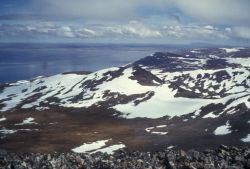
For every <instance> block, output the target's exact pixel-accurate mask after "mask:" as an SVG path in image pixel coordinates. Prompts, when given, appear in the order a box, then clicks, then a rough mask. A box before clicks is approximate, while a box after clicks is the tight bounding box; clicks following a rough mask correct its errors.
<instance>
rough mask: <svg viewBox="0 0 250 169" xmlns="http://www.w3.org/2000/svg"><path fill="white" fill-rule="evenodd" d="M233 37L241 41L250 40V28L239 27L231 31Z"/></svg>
mask: <svg viewBox="0 0 250 169" xmlns="http://www.w3.org/2000/svg"><path fill="white" fill-rule="evenodd" d="M231 33H232V34H233V36H235V37H237V38H241V39H246V40H250V27H244V26H237V27H233V28H232V30H231Z"/></svg>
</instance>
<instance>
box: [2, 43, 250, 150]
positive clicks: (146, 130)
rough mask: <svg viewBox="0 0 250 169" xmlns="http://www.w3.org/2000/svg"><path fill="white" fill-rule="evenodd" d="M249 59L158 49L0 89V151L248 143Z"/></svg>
mask: <svg viewBox="0 0 250 169" xmlns="http://www.w3.org/2000/svg"><path fill="white" fill-rule="evenodd" d="M249 56H250V49H248V48H209V49H206V48H204V49H183V50H178V51H176V52H175V53H162V52H156V53H155V54H153V55H151V56H147V57H145V58H143V59H140V60H138V61H136V62H134V63H130V64H128V65H125V66H122V67H113V68H108V69H104V70H100V71H97V72H93V73H90V72H69V73H64V74H58V75H55V76H50V77H37V78H35V79H32V80H31V81H17V82H16V83H10V84H4V85H2V86H0V111H1V112H2V113H1V114H2V118H0V125H1V126H0V127H1V128H0V135H1V139H0V148H6V149H9V150H12V151H38V152H47V151H48V152H50V151H69V150H71V149H72V150H73V151H74V150H75V151H78V152H79V149H77V147H78V146H80V145H81V144H83V143H84V145H85V146H86V144H87V143H88V144H91V143H97V144H99V143H100V142H98V141H100V140H103V141H101V143H102V144H103V145H102V146H100V147H96V148H94V149H91V150H88V148H86V149H87V150H86V149H84V148H83V149H81V148H80V152H94V151H97V150H98V149H103V148H107V149H109V150H110V149H112V148H113V149H114V150H116V148H117V149H119V148H124V147H126V148H127V149H128V150H132V149H140V150H142V149H143V150H157V149H161V148H162V147H181V148H184V149H185V148H193V147H196V148H198V149H204V148H207V147H215V146H217V145H219V144H222V143H223V144H230V145H244V144H248V143H249V142H250V57H249ZM27 138H29V139H28V140H27ZM105 140H106V141H105ZM90 142H91V143H90ZM117 145H118V146H117ZM112 146H113V147H112ZM114 147H116V148H114Z"/></svg>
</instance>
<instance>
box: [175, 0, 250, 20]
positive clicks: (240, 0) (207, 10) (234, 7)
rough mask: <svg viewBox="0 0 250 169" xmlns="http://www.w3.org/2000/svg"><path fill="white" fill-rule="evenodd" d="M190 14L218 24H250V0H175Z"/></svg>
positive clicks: (178, 5) (183, 10)
mask: <svg viewBox="0 0 250 169" xmlns="http://www.w3.org/2000/svg"><path fill="white" fill-rule="evenodd" d="M173 2H175V3H176V5H177V7H178V8H179V9H180V10H181V11H182V12H184V13H185V14H187V15H188V16H191V17H194V18H196V19H199V20H200V21H203V22H204V21H205V22H211V23H217V24H223V23H227V24H238V23H247V24H250V18H249V16H250V10H249V6H250V1H249V0H173Z"/></svg>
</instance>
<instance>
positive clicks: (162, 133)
mask: <svg viewBox="0 0 250 169" xmlns="http://www.w3.org/2000/svg"><path fill="white" fill-rule="evenodd" d="M151 133H152V134H157V135H161V136H162V135H166V134H168V132H161V131H152V132H151Z"/></svg>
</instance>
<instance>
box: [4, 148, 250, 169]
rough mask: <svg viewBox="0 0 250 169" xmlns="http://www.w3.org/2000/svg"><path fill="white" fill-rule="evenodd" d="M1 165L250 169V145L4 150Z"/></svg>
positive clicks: (89, 168)
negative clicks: (186, 148)
mask: <svg viewBox="0 0 250 169" xmlns="http://www.w3.org/2000/svg"><path fill="white" fill-rule="evenodd" d="M0 168H6V169H12V168H18V169H26V168H27V169H28V168H34V169H35V168H47V169H50V168H51V169H52V168H53V169H61V168H63V169H64V168H65V169H66V168H67V169H77V168H86V169H92V168H93V169H127V168H130V169H152V168H157V169H165V168H169V169H183V168H186V169H193V168H204V169H223V168H228V169H229V168H230V169H236V168H237V169H241V168H242V169H243V168H250V149H249V148H248V147H240V148H237V147H227V146H224V145H221V146H220V147H219V148H216V149H214V150H211V149H206V150H204V151H196V150H189V151H187V152H185V151H183V150H164V151H159V152H154V153H150V152H139V151H134V152H130V153H128V152H125V151H121V150H119V151H117V152H116V153H115V154H113V155H108V154H103V153H96V154H92V155H86V154H75V153H65V154H64V153H53V154H34V153H29V154H14V153H11V154H10V153H7V152H6V151H1V152H0Z"/></svg>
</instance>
